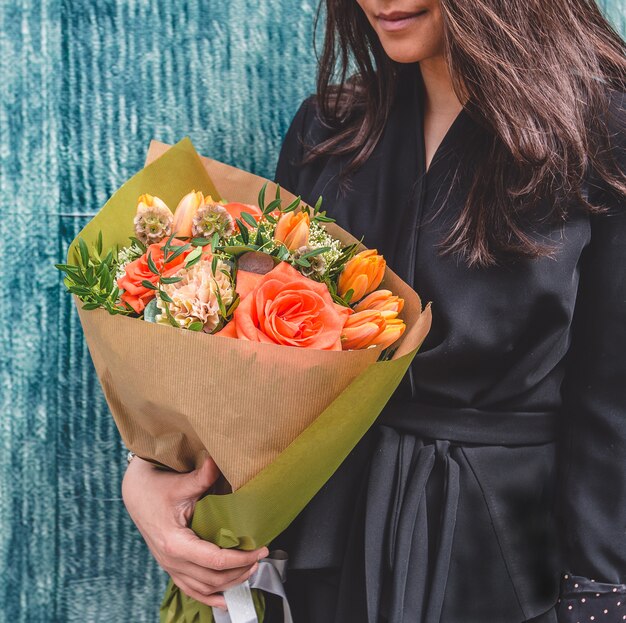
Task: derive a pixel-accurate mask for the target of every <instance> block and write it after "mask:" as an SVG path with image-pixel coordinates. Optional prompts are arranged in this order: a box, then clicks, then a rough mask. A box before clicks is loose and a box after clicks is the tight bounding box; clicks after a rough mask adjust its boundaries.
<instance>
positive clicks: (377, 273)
mask: <svg viewBox="0 0 626 623" xmlns="http://www.w3.org/2000/svg"><path fill="white" fill-rule="evenodd" d="M386 265H387V263H386V262H385V259H384V258H383V256H382V255H378V252H377V251H376V249H366V250H365V251H361V253H358V254H357V255H355V256H354V257H353V258H352V259H351V260H349V261H348V262H347V263H346V265H345V266H344V269H343V271H342V272H341V274H340V275H339V282H338V283H337V292H338V293H339V296H345V295H346V294H347V292H348V291H349V290H352V291H353V293H352V297H351V298H350V302H352V303H355V302H356V301H360V300H361V299H362V298H363V297H364V296H365V295H366V294H368V293H369V292H372V291H373V290H375V289H376V288H377V287H378V286H379V285H380V282H381V281H382V280H383V277H384V275H385V267H386Z"/></svg>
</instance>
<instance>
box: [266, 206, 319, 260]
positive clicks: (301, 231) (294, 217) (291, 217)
mask: <svg viewBox="0 0 626 623" xmlns="http://www.w3.org/2000/svg"><path fill="white" fill-rule="evenodd" d="M310 224H311V219H310V218H309V215H308V213H307V212H287V214H283V215H282V216H281V217H280V219H279V220H278V224H277V225H276V231H275V232H274V239H275V240H277V241H278V242H282V243H283V244H284V245H285V246H286V247H287V248H288V249H289V250H290V251H294V250H295V249H298V248H299V247H304V246H306V245H307V244H308V243H309V226H310Z"/></svg>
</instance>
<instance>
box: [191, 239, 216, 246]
mask: <svg viewBox="0 0 626 623" xmlns="http://www.w3.org/2000/svg"><path fill="white" fill-rule="evenodd" d="M191 244H192V245H193V246H194V247H206V246H207V245H209V244H211V241H210V240H209V239H208V238H193V239H192V241H191Z"/></svg>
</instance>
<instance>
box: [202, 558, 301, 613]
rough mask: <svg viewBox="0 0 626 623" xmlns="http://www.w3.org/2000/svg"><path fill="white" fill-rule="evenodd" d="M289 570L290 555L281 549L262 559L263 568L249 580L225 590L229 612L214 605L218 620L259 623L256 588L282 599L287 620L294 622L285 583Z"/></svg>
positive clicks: (261, 566)
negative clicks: (255, 597)
mask: <svg viewBox="0 0 626 623" xmlns="http://www.w3.org/2000/svg"><path fill="white" fill-rule="evenodd" d="M286 571H287V554H286V553H285V552H283V551H281V550H276V551H274V552H271V553H270V555H269V556H268V557H267V558H265V559H264V560H261V561H260V562H259V568H258V569H257V570H256V572H255V573H254V574H253V575H251V576H250V579H249V580H246V581H245V582H244V583H243V584H239V585H238V586H234V587H233V588H229V589H228V590H227V591H224V599H226V606H227V607H228V611H227V612H225V611H224V610H222V609H220V608H213V618H214V619H215V623H259V619H258V617H257V615H256V611H255V609H254V603H253V601H252V589H253V588H256V589H259V590H262V591H265V592H266V593H271V594H272V595H277V596H278V597H280V598H282V600H283V616H284V619H283V620H284V623H293V619H292V617H291V608H290V607H289V602H288V601H287V595H286V593H285V587H284V586H283V583H284V581H285V578H286Z"/></svg>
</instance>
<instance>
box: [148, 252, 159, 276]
mask: <svg viewBox="0 0 626 623" xmlns="http://www.w3.org/2000/svg"><path fill="white" fill-rule="evenodd" d="M146 260H147V261H148V268H149V269H150V272H151V273H152V274H153V275H159V274H160V271H159V269H158V268H157V267H156V264H155V263H154V260H153V259H152V253H148V255H146Z"/></svg>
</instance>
